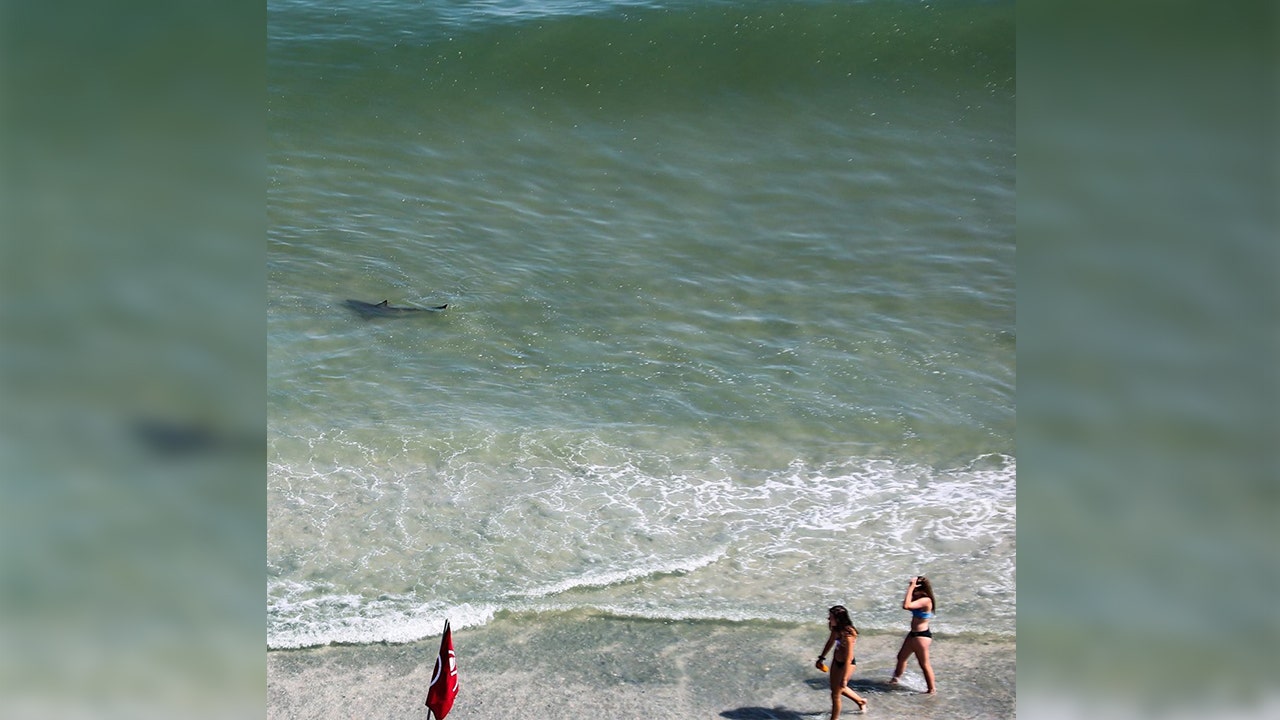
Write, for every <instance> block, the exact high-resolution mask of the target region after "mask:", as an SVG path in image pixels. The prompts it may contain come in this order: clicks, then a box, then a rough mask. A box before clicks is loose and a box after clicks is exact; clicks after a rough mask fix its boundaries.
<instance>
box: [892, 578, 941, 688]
mask: <svg viewBox="0 0 1280 720" xmlns="http://www.w3.org/2000/svg"><path fill="white" fill-rule="evenodd" d="M937 607H938V605H937V602H936V601H935V600H934V599H933V585H932V584H930V583H929V578H926V577H925V576H923V575H919V576H917V577H913V578H911V582H910V583H908V584H907V594H906V597H904V598H903V599H902V609H903V610H910V611H911V632H909V633H907V637H906V638H905V639H904V640H903V641H902V649H900V650H898V664H897V666H896V667H894V668H893V677H892V678H890V679H889V684H890V685H897V684H898V678H900V677H902V673H903V671H904V670H906V669H907V660H909V659H910V658H911V656H912V655H915V656H916V661H917V662H919V663H920V672H923V673H924V682H925V685H926V686H927V687H928V690H927V692H928V693H929V694H930V695H933V694H934V693H936V692H937V690H938V687H937V685H935V684H934V681H933V666H932V665H930V664H929V645H930V644H932V643H933V633H931V632H929V620H930V619H931V618H932V617H933V614H934V612H935V611H936V610H937Z"/></svg>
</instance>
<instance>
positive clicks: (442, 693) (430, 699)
mask: <svg viewBox="0 0 1280 720" xmlns="http://www.w3.org/2000/svg"><path fill="white" fill-rule="evenodd" d="M457 696H458V661H457V660H456V659H455V658H454V655H453V633H452V632H450V630H449V621H448V620H445V621H444V637H442V638H440V654H439V655H437V656H436V669H435V672H434V673H432V675H431V687H430V688H428V689H427V707H428V708H430V709H431V712H433V713H435V715H436V720H444V716H445V715H448V714H449V711H450V710H452V709H453V699H454V698H455V697H457Z"/></svg>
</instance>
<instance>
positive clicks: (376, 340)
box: [267, 0, 1017, 649]
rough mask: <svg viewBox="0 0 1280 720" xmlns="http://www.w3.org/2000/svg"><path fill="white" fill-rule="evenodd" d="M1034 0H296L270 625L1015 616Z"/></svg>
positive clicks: (397, 631)
mask: <svg viewBox="0 0 1280 720" xmlns="http://www.w3.org/2000/svg"><path fill="white" fill-rule="evenodd" d="M1013 14H1014V7H1013V3H1012V2H978V1H967V0H958V1H955V2H937V3H921V2H908V1H906V0H872V1H869V2H858V3H852V2H824V1H822V0H817V1H814V2H763V3H762V2H602V1H599V0H597V1H594V2H536V3H535V2H514V1H513V2H408V1H407V0H384V1H382V2H348V1H339V0H272V2H270V3H269V4H268V16H269V27H268V36H269V37H268V98H267V108H268V133H269V134H268V140H269V154H268V202H267V213H268V218H267V220H268V231H269V236H268V303H267V329H268V423H269V429H268V480H267V482H268V485H267V497H268V547H267V561H268V565H267V571H268V572H267V598H268V636H267V644H268V647H269V648H275V649H280V648H299V647H311V646H320V645H328V644H355V645H361V644H373V643H380V642H410V641H414V640H419V639H423V638H429V637H433V636H436V635H438V633H439V630H440V627H441V625H442V624H443V621H444V619H445V618H449V619H451V621H452V623H453V627H454V628H455V630H457V629H465V628H467V627H479V626H483V625H485V624H487V623H490V622H491V621H492V620H493V619H494V618H495V617H497V616H498V615H499V614H503V615H504V616H511V617H516V618H518V617H521V616H522V615H523V614H529V613H545V612H561V611H571V612H572V611H584V610H585V611H593V612H600V613H605V614H609V615H616V616H620V617H626V618H640V619H650V618H652V619H674V620H717V621H719V620H728V621H735V622H744V623H777V622H814V620H815V618H817V619H818V620H819V621H820V620H821V618H822V617H823V611H824V610H825V607H826V606H828V605H830V604H832V603H835V602H842V603H845V604H846V605H848V606H849V607H850V609H851V611H852V612H853V614H854V618H855V622H856V623H857V624H858V625H859V627H860V628H862V629H863V630H864V631H866V630H868V629H869V630H873V631H874V630H878V629H879V630H885V631H891V630H900V629H902V628H904V627H905V625H906V620H905V618H904V617H903V616H904V613H903V612H902V610H901V609H900V602H901V593H902V590H903V588H904V586H905V583H906V580H907V578H908V577H909V576H910V575H913V574H918V573H923V574H926V575H928V576H930V577H931V578H932V579H933V582H934V585H935V589H936V591H937V594H938V605H939V618H938V620H937V621H935V632H940V633H944V632H945V633H952V634H957V633H980V634H994V635H999V636H1008V637H1012V636H1013V634H1014V626H1015V608H1016V540H1015V524H1016V502H1015V500H1016V472H1017V458H1016V453H1015V445H1014V430H1015V410H1014V387H1015V375H1016V363H1015V346H1016V333H1015V322H1014V319H1015V276H1014V266H1015V240H1014V237H1015V235H1014V184H1015V155H1014V58H1013V50H1014V41H1013ZM347 298H356V299H361V300H366V301H370V302H378V301H381V300H384V299H386V300H389V301H390V302H391V304H393V305H407V306H420V307H421V306H427V305H437V304H444V303H447V304H448V308H447V309H446V310H444V311H443V312H438V313H420V314H416V315H411V316H405V317H396V318H385V319H373V320H366V319H362V318H361V317H359V316H357V315H356V314H354V313H352V312H351V311H349V310H348V309H347V308H346V307H344V305H343V301H344V300H345V299H347Z"/></svg>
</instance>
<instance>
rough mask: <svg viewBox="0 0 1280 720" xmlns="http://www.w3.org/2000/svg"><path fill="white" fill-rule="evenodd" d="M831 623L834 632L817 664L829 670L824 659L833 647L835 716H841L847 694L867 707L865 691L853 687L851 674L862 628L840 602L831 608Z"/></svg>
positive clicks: (823, 648)
mask: <svg viewBox="0 0 1280 720" xmlns="http://www.w3.org/2000/svg"><path fill="white" fill-rule="evenodd" d="M827 627H828V628H829V629H830V630H831V634H830V635H829V636H827V644H825V645H823V646H822V654H821V655H819V656H818V662H816V663H814V667H816V668H818V669H819V670H826V669H827V668H826V666H825V664H824V662H823V661H824V660H825V659H826V657H827V651H828V650H830V651H831V675H830V677H831V720H837V718H839V717H840V705H841V701H842V699H843V698H846V697H847V698H849V699H850V700H852V701H854V702H856V703H858V708H859V709H860V710H862V712H866V711H867V701H866V700H865V699H863V697H862V696H861V695H859V694H858V693H856V692H854V691H853V690H851V689H849V677H850V676H851V675H853V670H854V667H855V666H856V665H857V664H858V661H857V660H855V659H854V657H853V644H854V643H855V642H857V640H858V628H856V627H854V626H853V620H850V619H849V611H848V610H847V609H845V607H844V606H843V605H836V606H834V607H832V608H831V609H830V610H828V611H827Z"/></svg>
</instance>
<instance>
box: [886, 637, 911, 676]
mask: <svg viewBox="0 0 1280 720" xmlns="http://www.w3.org/2000/svg"><path fill="white" fill-rule="evenodd" d="M914 639H915V638H913V637H911V636H910V635H908V636H907V637H905V638H903V640H902V647H901V648H899V649H898V664H897V665H894V666H893V677H891V678H889V684H890V685H897V684H898V678H900V677H902V673H904V672H906V669H907V660H908V659H909V658H910V657H911V654H912V651H913V650H914V643H912V640H914Z"/></svg>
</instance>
